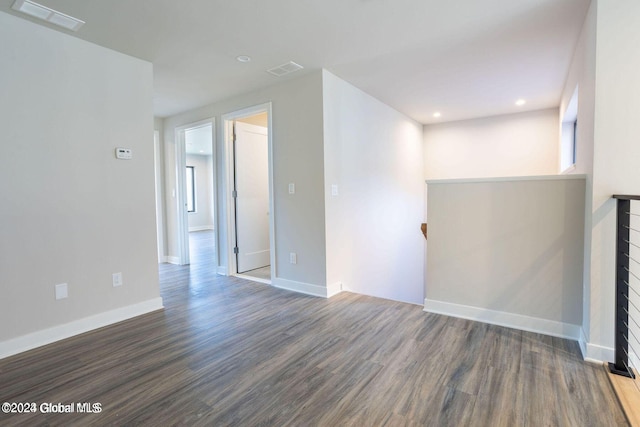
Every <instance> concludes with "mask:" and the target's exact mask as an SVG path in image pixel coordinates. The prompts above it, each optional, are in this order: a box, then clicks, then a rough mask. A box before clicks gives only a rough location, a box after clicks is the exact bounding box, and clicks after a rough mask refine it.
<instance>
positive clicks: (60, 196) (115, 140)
mask: <svg viewBox="0 0 640 427" xmlns="http://www.w3.org/2000/svg"><path fill="white" fill-rule="evenodd" d="M0 38H1V39H2V40H4V41H5V42H3V43H0V63H2V66H1V67H0V93H2V96H0V117H2V132H3V143H2V145H3V153H2V155H1V156H0V194H2V203H1V204H0V283H2V292H3V293H2V298H0V324H2V325H3V327H2V328H0V357H2V356H3V355H7V354H11V353H15V352H16V351H21V350H24V349H27V348H30V347H34V346H37V345H40V344H43V343H45V342H50V341H53V340H56V339H59V338H62V337H65V336H69V335H72V334H74V333H78V332H81V331H84V330H88V329H91V328H94V327H97V326H102V325H104V324H107V323H110V322H112V321H115V320H121V319H122V318H124V317H130V316H131V315H134V314H139V313H141V312H144V311H149V310H150V309H156V308H159V307H161V304H162V302H161V299H160V298H159V288H158V265H157V253H156V227H155V201H154V169H153V168H154V165H153V113H152V99H153V94H152V84H153V76H152V66H151V64H149V63H147V62H144V61H141V60H138V59H135V58H131V57H128V56H125V55H122V54H120V53H116V52H114V51H111V50H108V49H104V48H101V47H98V46H96V45H93V44H91V43H88V42H85V41H82V40H79V39H76V38H73V37H71V36H68V35H66V34H62V33H60V32H57V31H53V30H50V29H48V28H45V27H42V26H40V25H36V24H33V23H30V22H28V21H26V20H23V19H19V18H16V17H14V16H11V15H8V14H5V13H0ZM9 41H10V42H9ZM116 147H128V148H131V149H132V150H133V155H134V157H133V160H130V161H123V160H116V158H115V155H114V152H115V148H116ZM115 272H122V274H123V280H124V286H122V287H118V288H114V287H113V286H112V273H115ZM60 283H68V289H69V297H68V298H67V299H64V300H59V301H56V300H55V299H54V286H55V285H56V284H60Z"/></svg>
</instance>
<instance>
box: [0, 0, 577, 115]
mask: <svg viewBox="0 0 640 427" xmlns="http://www.w3.org/2000/svg"><path fill="white" fill-rule="evenodd" d="M36 1H37V2H38V3H40V4H43V5H45V6H47V7H50V8H52V9H55V10H58V11H60V12H63V13H66V14H68V15H71V16H74V17H76V18H79V19H82V20H84V21H86V24H85V25H84V26H83V27H82V28H80V30H79V31H78V32H77V33H72V32H69V31H67V30H64V29H59V31H62V32H67V33H69V34H72V35H74V36H76V37H79V38H82V39H85V40H89V41H91V42H94V43H96V44H99V45H102V46H106V47H109V48H111V49H114V50H117V51H120V52H123V53H126V54H129V55H132V56H135V57H138V58H142V59H145V60H147V61H150V62H152V63H153V65H154V91H155V95H154V110H155V111H154V112H155V114H156V115H157V116H160V117H166V116H170V115H173V114H177V113H180V112H183V111H187V110H190V109H193V108H197V107H200V106H203V105H206V104H209V103H213V102H216V101H219V100H222V99H226V98H229V97H232V96H234V95H237V94H240V93H245V92H249V91H252V90H256V89H259V88H262V87H265V86H269V85H273V84H276V83H280V82H282V81H284V80H288V79H293V78H297V77H298V76H301V75H302V74H304V73H308V72H310V71H312V70H317V69H320V68H325V69H327V70H329V71H330V72H332V73H334V74H335V75H337V76H338V77H341V78H342V79H344V80H346V81H348V82H350V83H351V84H353V85H354V86H356V87H358V88H360V89H362V90H364V91H365V92H367V93H369V94H371V95H373V96H374V97H376V98H378V99H379V100H381V101H383V102H385V103H386V104H388V105H390V106H392V107H393V108H395V109H397V110H398V111H400V112H402V113H405V114H406V115H408V116H410V117H412V118H414V119H415V120H417V121H419V122H421V123H424V124H429V123H435V122H438V121H451V120H461V119H469V118H475V117H486V116H492V115H497V114H506V113H512V112H516V111H527V110H537V109H543V108H551V107H557V106H558V104H559V100H560V93H561V90H562V86H563V84H564V81H565V77H566V74H567V70H568V67H569V63H570V61H571V57H572V53H573V51H574V48H575V45H576V42H577V39H578V35H579V32H580V29H581V27H582V23H583V22H584V18H585V16H586V12H587V9H588V6H589V3H590V0H483V1H478V0H456V1H444V0H269V1H265V0H233V1H229V0H188V1H175V0H171V1H170V0H36ZM12 4H13V0H0V10H1V11H4V12H7V13H11V14H14V15H16V16H21V17H25V16H23V15H21V14H19V13H18V12H15V11H13V10H11V5H12ZM25 19H29V20H32V18H29V17H25ZM34 22H38V23H40V21H35V20H34ZM42 25H46V26H51V24H48V23H42ZM51 28H55V29H57V30H58V28H57V27H53V26H51ZM239 55H248V56H250V57H251V58H252V60H251V61H250V62H248V63H241V62H239V61H237V60H236V57H237V56H239ZM288 61H294V62H296V63H299V64H301V65H303V66H304V67H305V68H304V69H303V70H301V71H297V72H295V73H292V74H289V75H287V76H284V77H275V76H273V75H271V74H269V73H267V72H266V70H267V69H270V68H273V67H276V66H278V65H281V64H283V63H285V62H288ZM518 98H524V99H526V101H527V103H526V104H525V105H524V106H522V107H516V106H515V105H514V103H515V101H516V99H518ZM436 111H439V112H441V114H442V117H440V118H438V119H436V118H434V117H433V113H434V112H436Z"/></svg>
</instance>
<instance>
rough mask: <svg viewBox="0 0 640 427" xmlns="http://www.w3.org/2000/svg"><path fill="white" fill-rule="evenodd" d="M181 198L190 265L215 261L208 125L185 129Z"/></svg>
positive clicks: (210, 147) (211, 137) (210, 126)
mask: <svg viewBox="0 0 640 427" xmlns="http://www.w3.org/2000/svg"><path fill="white" fill-rule="evenodd" d="M184 138H185V152H186V156H185V163H186V166H185V171H184V172H185V195H186V202H187V222H188V227H189V259H190V262H191V263H193V262H194V261H196V260H197V261H204V260H205V259H207V258H208V259H209V260H211V261H212V262H213V260H214V259H215V238H214V231H215V226H214V212H215V197H214V196H215V194H214V188H213V177H214V173H215V172H214V171H215V164H214V162H213V147H212V144H211V141H212V139H213V127H212V125H211V124H210V123H208V124H205V125H203V126H198V127H195V128H190V129H186V130H185V132H184Z"/></svg>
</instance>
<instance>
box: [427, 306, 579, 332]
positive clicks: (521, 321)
mask: <svg viewBox="0 0 640 427" xmlns="http://www.w3.org/2000/svg"><path fill="white" fill-rule="evenodd" d="M424 311H427V312H430V313H437V314H444V315H447V316H453V317H460V318H462V319H469V320H475V321H477V322H482V323H490V324H492V325H498V326H505V327H507V328H513V329H520V330H523V331H529V332H536V333H540V334H544V335H551V336H554V337H560V338H568V339H571V340H575V341H579V340H580V329H581V328H580V326H578V325H572V324H569V323H562V322H556V321H554V320H547V319H540V318H537V317H530V316H523V315H521V314H514V313H507V312H504V311H495V310H488V309H485V308H480V307H471V306H468V305H460V304H454V303H450V302H444V301H435V300H430V299H427V298H425V300H424Z"/></svg>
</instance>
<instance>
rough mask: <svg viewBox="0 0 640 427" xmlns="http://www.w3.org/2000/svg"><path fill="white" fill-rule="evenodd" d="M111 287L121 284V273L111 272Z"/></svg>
mask: <svg viewBox="0 0 640 427" xmlns="http://www.w3.org/2000/svg"><path fill="white" fill-rule="evenodd" d="M112 278H113V279H112V280H113V287H114V288H115V287H116V286H122V273H113V274H112Z"/></svg>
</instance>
